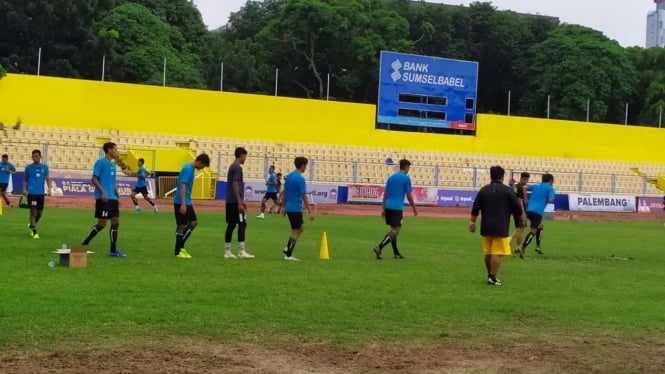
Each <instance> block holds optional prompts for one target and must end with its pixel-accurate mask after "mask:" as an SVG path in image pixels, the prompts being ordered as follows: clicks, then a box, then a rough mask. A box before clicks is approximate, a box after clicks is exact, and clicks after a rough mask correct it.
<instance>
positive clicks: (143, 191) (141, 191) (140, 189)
mask: <svg viewBox="0 0 665 374" xmlns="http://www.w3.org/2000/svg"><path fill="white" fill-rule="evenodd" d="M132 192H134V193H135V194H141V195H143V197H148V187H147V186H143V187H134V189H133V190H132Z"/></svg>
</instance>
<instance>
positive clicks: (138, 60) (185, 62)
mask: <svg viewBox="0 0 665 374" xmlns="http://www.w3.org/2000/svg"><path fill="white" fill-rule="evenodd" d="M95 29H96V30H97V39H96V40H95V43H94V45H95V50H96V53H97V54H98V55H99V57H100V60H101V55H102V54H104V55H106V61H107V63H106V67H107V73H106V74H107V77H108V79H110V80H114V81H119V82H130V83H145V84H162V80H163V77H162V75H163V61H164V58H166V61H167V84H168V85H169V86H177V87H192V88H202V87H203V86H204V85H203V79H202V76H201V61H200V60H199V57H198V56H196V55H195V54H193V53H192V52H191V50H190V48H189V45H188V44H187V43H186V41H185V39H184V37H183V36H182V34H181V32H180V31H179V30H178V29H177V28H175V27H173V26H170V25H169V24H168V23H166V22H164V21H163V20H161V19H160V18H159V17H157V16H155V15H154V14H153V13H152V12H151V11H150V10H148V9H147V8H145V7H144V6H142V5H139V4H134V3H127V4H123V5H120V6H118V7H115V8H113V9H112V10H111V11H110V12H109V13H108V14H107V15H106V17H104V18H103V19H102V20H101V21H100V22H99V23H98V24H96V25H95Z"/></svg>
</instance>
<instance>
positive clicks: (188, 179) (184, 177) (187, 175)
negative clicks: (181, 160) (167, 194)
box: [173, 163, 194, 205]
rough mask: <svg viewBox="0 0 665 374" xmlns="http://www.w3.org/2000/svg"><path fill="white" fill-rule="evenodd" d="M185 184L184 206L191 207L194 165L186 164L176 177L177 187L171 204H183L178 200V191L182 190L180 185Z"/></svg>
mask: <svg viewBox="0 0 665 374" xmlns="http://www.w3.org/2000/svg"><path fill="white" fill-rule="evenodd" d="M183 183H184V184H185V205H192V186H193V185H194V165H192V164H191V163H186V164H185V165H184V166H183V167H182V169H181V170H180V174H179V175H178V186H177V187H176V190H175V195H174V196H173V204H178V205H180V204H182V203H183V202H182V201H181V199H180V190H181V189H182V184H183Z"/></svg>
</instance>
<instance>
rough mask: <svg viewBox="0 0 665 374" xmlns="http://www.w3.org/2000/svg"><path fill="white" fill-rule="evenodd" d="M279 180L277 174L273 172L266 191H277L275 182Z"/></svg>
mask: <svg viewBox="0 0 665 374" xmlns="http://www.w3.org/2000/svg"><path fill="white" fill-rule="evenodd" d="M276 181H277V174H275V173H272V174H270V176H269V177H268V187H267V188H266V192H275V193H277V184H275V182H276Z"/></svg>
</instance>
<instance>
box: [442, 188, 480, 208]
mask: <svg viewBox="0 0 665 374" xmlns="http://www.w3.org/2000/svg"><path fill="white" fill-rule="evenodd" d="M476 194H477V192H474V191H463V190H439V200H438V202H437V205H438V206H445V207H468V208H470V207H472V206H473V201H474V200H475V198H476Z"/></svg>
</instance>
